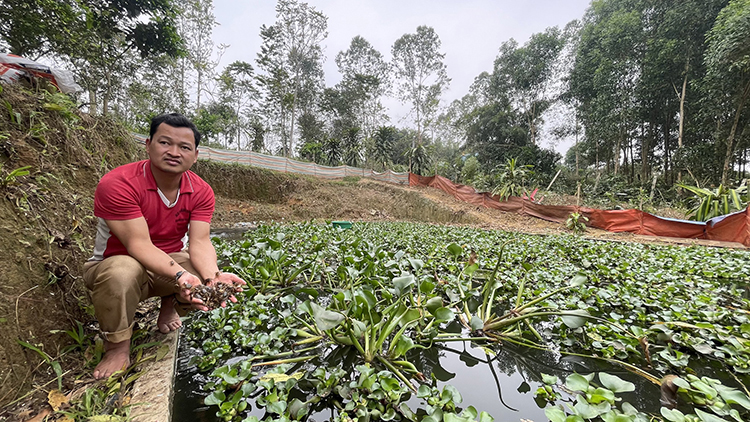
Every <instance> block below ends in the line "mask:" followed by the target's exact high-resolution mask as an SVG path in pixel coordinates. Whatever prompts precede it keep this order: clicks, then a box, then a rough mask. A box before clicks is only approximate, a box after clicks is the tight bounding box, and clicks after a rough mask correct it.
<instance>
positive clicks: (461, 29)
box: [213, 0, 591, 153]
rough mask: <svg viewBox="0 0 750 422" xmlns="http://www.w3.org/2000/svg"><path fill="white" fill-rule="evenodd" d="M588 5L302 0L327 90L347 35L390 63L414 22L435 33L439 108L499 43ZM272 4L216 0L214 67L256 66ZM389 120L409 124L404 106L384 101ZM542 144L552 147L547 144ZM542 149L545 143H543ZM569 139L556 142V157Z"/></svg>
mask: <svg viewBox="0 0 750 422" xmlns="http://www.w3.org/2000/svg"><path fill="white" fill-rule="evenodd" d="M590 2H591V0H527V1H524V0H515V1H514V0H494V1H493V0H431V1H430V0H367V1H364V0H308V1H307V3H308V4H309V5H310V6H312V7H314V8H315V9H316V10H318V11H320V12H322V13H323V14H324V15H326V16H327V17H328V38H326V40H324V41H323V47H324V53H325V56H326V62H325V64H324V66H323V70H324V72H325V78H326V86H333V85H335V84H336V83H338V82H339V80H340V79H341V78H340V75H339V73H338V68H337V67H336V63H335V61H334V59H335V57H336V54H338V53H339V52H340V51H344V50H346V49H347V48H349V44H350V43H351V40H352V38H354V37H355V36H357V35H360V36H362V37H363V38H365V39H366V40H367V41H369V42H370V44H372V46H373V47H374V48H375V49H376V50H378V51H379V52H380V53H381V54H383V57H384V58H385V59H386V60H390V58H391V54H390V51H391V46H392V45H393V43H394V41H396V40H397V39H398V38H400V37H401V36H402V35H404V34H407V33H415V32H416V29H417V27H418V26H420V25H427V26H430V27H432V28H434V30H435V32H436V33H437V35H438V36H439V38H440V41H441V43H442V48H441V51H442V52H443V53H444V54H445V59H444V63H445V64H446V67H447V72H448V77H449V78H451V84H450V87H449V89H448V91H447V92H445V93H444V94H443V97H442V103H441V104H442V105H448V104H450V102H452V101H453V100H456V99H459V98H461V97H463V96H464V95H465V94H466V93H467V92H468V90H469V86H470V85H471V83H472V82H473V81H474V78H475V77H476V76H477V75H479V74H480V73H482V72H484V71H487V72H491V71H492V64H493V62H494V60H495V58H496V57H497V54H498V49H499V48H500V45H501V44H502V43H503V42H505V41H507V40H509V39H511V38H513V39H515V40H516V41H518V42H519V44H523V43H525V42H526V41H527V40H528V39H529V37H530V36H531V35H532V34H534V33H538V32H542V31H544V30H545V29H546V28H548V27H551V26H559V27H560V28H562V27H564V26H565V25H566V24H567V23H568V22H570V21H571V20H574V19H580V18H581V17H583V14H584V12H585V10H586V8H588V6H589V4H590ZM275 7H276V2H275V1H272V0H264V1H258V0H214V15H215V16H216V20H217V21H218V22H219V26H218V27H216V28H215V29H214V34H213V39H214V42H215V43H216V44H217V45H218V44H228V45H229V46H230V47H229V48H228V49H227V50H226V52H225V53H224V55H223V56H222V60H221V64H220V68H221V67H223V66H225V65H227V64H229V63H231V62H233V61H235V60H243V61H246V62H249V63H251V64H253V65H255V58H256V57H257V53H258V52H259V51H260V44H261V40H260V27H261V25H264V24H265V25H271V24H273V23H274V21H275V20H276V11H275ZM383 104H384V105H385V106H386V107H388V109H389V115H390V117H391V123H392V124H395V125H396V126H408V125H409V121H408V119H406V120H405V116H406V114H407V113H408V110H409V108H408V106H405V105H401V104H400V103H399V102H398V101H397V100H395V99H387V100H386V101H383ZM546 143H547V145H551V144H550V143H549V140H547V142H546ZM547 145H545V141H544V140H543V143H542V146H547ZM569 146H570V144H569V142H561V143H559V144H557V145H555V149H556V150H558V151H559V152H561V153H564V152H565V150H567V148H568V147H569Z"/></svg>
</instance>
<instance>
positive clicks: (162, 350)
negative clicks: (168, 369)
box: [156, 343, 169, 362]
mask: <svg viewBox="0 0 750 422" xmlns="http://www.w3.org/2000/svg"><path fill="white" fill-rule="evenodd" d="M168 353H169V345H168V344H166V343H165V344H162V345H161V346H159V349H158V350H157V351H156V361H157V362H158V361H160V360H162V359H164V358H165V357H166V356H167V354H168Z"/></svg>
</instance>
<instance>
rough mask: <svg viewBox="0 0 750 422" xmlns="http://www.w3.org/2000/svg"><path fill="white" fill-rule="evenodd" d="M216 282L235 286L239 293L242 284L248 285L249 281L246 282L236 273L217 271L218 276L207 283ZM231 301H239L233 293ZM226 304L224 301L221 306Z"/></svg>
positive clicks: (213, 283)
mask: <svg viewBox="0 0 750 422" xmlns="http://www.w3.org/2000/svg"><path fill="white" fill-rule="evenodd" d="M216 283H224V284H228V285H230V286H232V287H234V291H235V292H238V293H239V292H241V291H242V286H244V285H247V283H246V282H245V280H243V279H241V278H239V277H237V276H236V275H234V274H232V273H222V272H217V273H216V276H215V277H214V278H212V279H210V280H209V282H208V283H207V285H208V286H214V285H216ZM229 301H230V302H232V303H237V298H236V297H234V295H232V296H230V297H229ZM225 306H227V303H226V302H222V303H221V307H222V308H223V307H225Z"/></svg>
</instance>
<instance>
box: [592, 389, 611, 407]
mask: <svg viewBox="0 0 750 422" xmlns="http://www.w3.org/2000/svg"><path fill="white" fill-rule="evenodd" d="M587 397H588V402H589V403H594V404H596V403H601V402H608V403H610V404H612V403H614V402H615V393H614V392H612V390H609V389H606V388H597V389H594V391H592V392H591V393H589V394H587Z"/></svg>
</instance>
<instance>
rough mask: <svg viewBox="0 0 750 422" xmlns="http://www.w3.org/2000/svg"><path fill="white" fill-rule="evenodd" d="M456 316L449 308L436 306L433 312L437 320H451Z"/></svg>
mask: <svg viewBox="0 0 750 422" xmlns="http://www.w3.org/2000/svg"><path fill="white" fill-rule="evenodd" d="M455 318H456V314H455V312H453V310H452V309H449V308H438V310H437V311H436V312H435V319H436V320H437V321H438V322H451V321H453V320H454V319H455Z"/></svg>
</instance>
